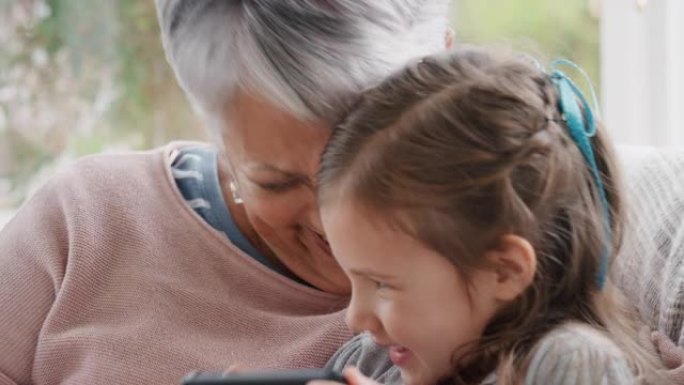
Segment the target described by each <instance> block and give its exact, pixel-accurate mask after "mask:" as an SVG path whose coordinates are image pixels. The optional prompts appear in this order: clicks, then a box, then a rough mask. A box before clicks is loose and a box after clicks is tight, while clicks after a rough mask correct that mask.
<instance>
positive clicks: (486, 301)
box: [319, 48, 666, 385]
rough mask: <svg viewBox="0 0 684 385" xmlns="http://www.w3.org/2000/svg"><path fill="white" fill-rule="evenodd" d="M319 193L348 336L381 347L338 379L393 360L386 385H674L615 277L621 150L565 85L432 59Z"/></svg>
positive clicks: (350, 132)
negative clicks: (345, 283) (348, 287)
mask: <svg viewBox="0 0 684 385" xmlns="http://www.w3.org/2000/svg"><path fill="white" fill-rule="evenodd" d="M319 177H320V178H319V198H320V203H321V215H322V220H323V225H324V228H325V231H326V233H327V236H328V239H329V242H330V245H331V247H332V250H333V253H334V255H335V257H336V258H337V260H338V262H339V263H340V265H341V266H342V268H343V269H344V271H345V272H346V274H347V275H348V276H349V278H350V280H351V282H352V289H353V294H352V299H351V303H350V305H349V309H348V314H347V323H348V324H349V325H350V327H351V328H352V329H354V330H356V331H367V332H368V333H366V334H361V335H360V336H359V337H358V338H356V339H354V340H352V341H351V342H350V343H349V344H348V345H347V346H345V347H344V348H343V349H342V350H341V351H340V352H338V353H337V355H336V356H335V357H334V358H333V359H332V360H331V366H332V367H334V368H337V369H339V368H342V367H344V366H346V365H347V364H355V365H361V366H369V365H371V364H369V362H370V363H372V364H375V363H376V361H378V359H379V357H380V356H378V352H377V351H376V350H374V349H376V347H377V345H379V346H380V347H381V348H382V349H386V350H387V352H388V354H389V358H390V360H391V362H392V363H393V364H394V366H393V367H391V368H390V369H388V370H387V371H385V370H384V368H383V369H382V370H378V368H379V367H382V366H381V365H380V366H377V367H376V368H375V369H376V370H375V371H374V372H373V375H372V376H371V377H373V378H376V379H380V380H382V381H387V382H392V381H393V379H394V380H396V379H397V377H398V376H397V375H398V374H400V376H401V380H402V381H403V383H405V384H407V385H431V384H437V383H448V384H540V385H542V384H543V385H553V384H604V385H612V384H633V383H635V382H637V381H643V382H644V383H646V382H647V383H649V384H658V385H660V384H665V383H666V381H665V379H663V378H656V374H655V373H656V372H657V371H658V370H659V369H660V365H661V364H660V361H659V360H658V358H657V356H656V355H655V353H652V352H651V351H650V350H646V349H644V348H642V347H641V346H640V345H639V344H638V343H637V342H636V336H637V331H638V324H637V322H636V321H635V320H633V319H632V318H631V315H630V313H628V312H627V311H626V310H625V307H624V306H623V305H622V300H621V297H620V295H619V292H618V290H617V289H616V288H615V287H614V286H613V285H612V284H611V280H610V277H609V275H608V274H607V268H608V266H609V265H610V260H611V259H612V258H613V257H614V256H615V255H616V253H617V250H618V248H619V245H620V240H621V232H622V225H623V223H622V221H623V211H622V207H621V202H620V201H621V195H620V194H621V191H620V184H619V183H618V178H617V170H616V166H615V159H614V157H613V153H612V150H611V147H610V143H609V142H608V141H607V139H606V137H605V132H603V129H602V128H599V129H598V130H597V127H596V123H595V122H594V118H593V115H592V112H591V109H590V108H589V106H588V104H587V103H586V100H585V99H584V97H583V96H582V94H581V92H580V91H579V90H578V89H577V87H576V86H575V85H574V83H573V82H572V81H571V80H570V79H569V78H568V77H567V76H566V75H565V74H564V73H563V72H561V71H560V70H558V69H555V70H553V71H551V72H550V73H547V72H545V71H544V70H542V69H540V68H539V67H538V66H536V65H535V64H534V63H532V62H531V61H530V60H529V59H526V58H524V57H521V56H505V55H501V54H495V53H492V52H489V51H485V50H481V49H474V48H469V49H460V50H456V51H453V52H449V53H447V54H445V55H442V56H437V57H430V58H425V59H424V60H422V61H421V62H418V63H415V64H413V65H410V66H409V67H407V68H406V69H405V70H404V71H402V72H401V73H399V74H397V75H395V76H393V77H391V78H390V79H388V80H386V81H385V82H384V83H383V84H382V85H380V86H379V87H377V88H376V89H374V90H371V91H369V92H367V93H366V94H365V95H364V97H363V98H362V100H361V101H360V104H359V106H358V108H357V109H356V110H355V111H354V112H352V114H351V115H350V116H349V117H348V118H347V119H346V121H345V122H344V123H343V124H342V125H341V126H340V127H339V128H338V129H337V130H336V131H335V132H334V134H333V137H332V139H331V141H330V143H329V145H328V147H327V149H326V151H325V153H324V155H323V161H322V168H321V171H320V175H319ZM369 337H370V338H371V339H372V340H373V341H372V342H374V343H375V344H373V343H372V342H371V341H369ZM370 369H373V368H370ZM347 378H348V379H349V381H350V382H352V383H365V382H367V381H369V380H368V378H366V377H364V376H362V375H360V373H359V372H358V371H351V372H347Z"/></svg>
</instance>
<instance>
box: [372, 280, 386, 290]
mask: <svg viewBox="0 0 684 385" xmlns="http://www.w3.org/2000/svg"><path fill="white" fill-rule="evenodd" d="M373 285H375V289H376V290H382V289H388V288H389V285H387V284H386V283H384V282H381V281H376V280H373Z"/></svg>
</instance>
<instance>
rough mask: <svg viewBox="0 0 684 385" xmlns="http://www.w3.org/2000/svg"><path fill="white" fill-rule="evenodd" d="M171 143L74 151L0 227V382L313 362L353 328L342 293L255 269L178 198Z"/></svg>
mask: <svg viewBox="0 0 684 385" xmlns="http://www.w3.org/2000/svg"><path fill="white" fill-rule="evenodd" d="M172 148H173V146H168V147H166V148H165V149H158V150H154V151H150V152H145V153H133V154H119V155H99V156H94V157H89V158H85V159H83V160H81V161H78V162H76V164H75V165H73V166H72V167H70V168H69V169H68V170H66V171H64V172H62V173H61V174H60V175H58V176H56V177H54V178H53V179H52V180H51V181H50V182H48V184H47V185H46V186H45V187H44V188H42V189H41V190H40V191H39V192H37V193H36V194H35V195H34V197H33V198H32V199H31V200H30V201H29V202H27V203H26V204H25V205H24V206H23V207H22V208H21V209H20V210H19V212H18V214H17V215H16V217H15V218H14V219H13V220H11V221H10V222H9V223H8V224H7V225H6V226H5V228H4V229H3V230H2V232H0V385H15V384H36V385H38V384H40V385H44V384H45V385H47V384H62V385H65V384H167V385H168V384H178V383H180V379H181V378H182V377H183V375H185V374H187V373H188V372H190V371H193V370H211V369H214V370H216V369H218V370H221V369H225V368H227V367H228V366H230V365H232V364H241V365H242V366H244V367H248V368H249V367H259V368H294V367H321V366H323V365H324V364H325V362H326V360H327V359H328V358H329V357H330V356H331V355H332V354H333V353H334V352H335V351H336V350H337V348H338V347H339V346H340V345H342V343H343V342H344V341H346V340H348V339H349V338H351V333H350V332H349V331H348V330H347V329H346V327H345V326H344V319H343V309H344V306H345V305H346V303H347V300H348V298H346V297H339V296H335V295H331V294H328V293H324V292H321V291H318V290H315V289H313V288H310V287H307V286H304V285H300V284H298V283H296V282H293V281H291V280H289V279H287V278H285V277H283V276H281V275H279V274H277V273H275V272H273V271H271V270H270V269H268V268H267V267H264V266H263V265H261V264H260V263H258V262H256V261H254V260H253V259H252V258H251V257H249V256H247V255H245V254H244V253H243V252H241V251H240V250H239V249H237V248H236V247H235V246H234V245H232V244H231V243H230V242H229V241H228V240H227V239H226V237H225V236H224V235H223V234H221V233H218V232H217V231H215V230H213V229H212V228H211V227H210V226H209V225H207V224H206V223H205V222H204V221H203V220H202V219H201V218H200V217H199V216H198V215H197V214H196V213H195V212H194V211H193V210H192V209H191V208H189V207H188V206H187V205H186V204H185V203H184V201H183V198H182V196H181V195H180V194H179V192H178V191H177V190H176V188H175V184H174V182H173V179H172V177H171V175H170V171H169V167H168V162H169V160H168V154H169V152H170V150H171V149H172Z"/></svg>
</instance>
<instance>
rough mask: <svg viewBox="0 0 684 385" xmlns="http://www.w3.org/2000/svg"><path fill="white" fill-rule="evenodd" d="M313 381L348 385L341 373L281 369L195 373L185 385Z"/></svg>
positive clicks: (290, 384) (287, 384)
mask: <svg viewBox="0 0 684 385" xmlns="http://www.w3.org/2000/svg"><path fill="white" fill-rule="evenodd" d="M312 380H330V381H335V382H340V383H343V384H346V383H347V381H346V380H345V379H344V377H343V376H342V374H341V373H339V372H336V371H333V370H328V369H281V370H264V371H249V372H232V373H226V372H223V373H221V372H219V373H216V372H194V373H190V374H188V375H187V376H185V378H183V385H306V383H307V382H309V381H312Z"/></svg>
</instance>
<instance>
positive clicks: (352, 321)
mask: <svg viewBox="0 0 684 385" xmlns="http://www.w3.org/2000/svg"><path fill="white" fill-rule="evenodd" d="M345 317H346V318H345V321H346V322H347V326H349V329H351V330H352V331H353V332H354V333H361V332H364V331H369V332H371V333H373V332H377V331H378V330H379V329H380V322H379V321H378V319H377V317H375V314H374V313H373V311H372V307H371V306H370V304H369V303H368V300H367V299H365V298H360V297H359V296H358V295H356V294H354V290H352V297H351V301H350V302H349V307H348V308H347V313H346V316H345Z"/></svg>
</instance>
